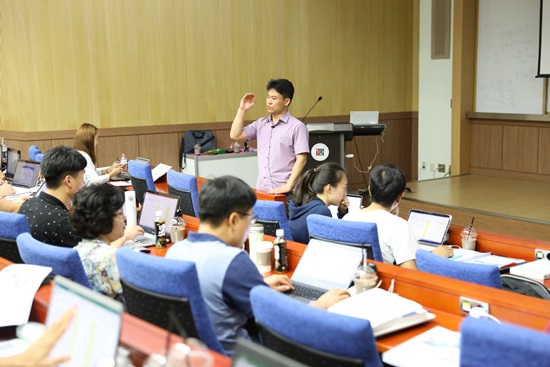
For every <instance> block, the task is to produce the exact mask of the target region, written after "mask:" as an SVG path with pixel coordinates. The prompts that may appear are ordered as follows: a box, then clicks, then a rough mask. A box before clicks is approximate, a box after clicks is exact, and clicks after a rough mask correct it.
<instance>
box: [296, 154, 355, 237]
mask: <svg viewBox="0 0 550 367" xmlns="http://www.w3.org/2000/svg"><path fill="white" fill-rule="evenodd" d="M347 189H348V180H347V178H346V173H345V172H344V169H343V168H342V167H341V166H340V165H339V164H336V163H330V162H329V163H323V164H321V165H320V166H319V167H317V168H312V169H310V170H308V171H307V172H306V173H304V174H303V175H302V177H301V178H300V180H299V181H298V183H297V184H296V186H295V187H294V199H293V200H292V201H291V202H290V206H289V217H290V222H289V226H290V231H291V232H292V238H293V239H294V241H296V242H301V243H308V242H309V232H308V230H307V221H306V218H307V217H308V216H309V215H310V214H321V215H325V216H327V217H330V216H331V213H330V210H329V208H328V206H329V205H336V206H338V217H339V218H342V217H343V216H344V215H346V213H347V212H348V205H349V201H348V199H347V198H346V194H347Z"/></svg>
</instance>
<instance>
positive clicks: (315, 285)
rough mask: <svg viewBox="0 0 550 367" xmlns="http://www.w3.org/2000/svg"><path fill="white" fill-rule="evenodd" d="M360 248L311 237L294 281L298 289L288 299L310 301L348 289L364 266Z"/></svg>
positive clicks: (293, 276) (294, 275)
mask: <svg viewBox="0 0 550 367" xmlns="http://www.w3.org/2000/svg"><path fill="white" fill-rule="evenodd" d="M361 258H362V251H361V247H360V246H358V247H355V246H346V245H344V244H342V243H338V242H331V241H326V240H320V239H317V238H312V239H311V240H310V241H309V244H308V245H307V248H306V250H305V251H304V254H303V255H302V258H301V259H300V262H299V263H298V266H297V267H296V270H294V274H292V278H291V282H292V285H293V286H294V287H295V288H296V289H295V290H294V291H292V292H290V293H289V296H291V297H294V298H297V299H299V300H301V301H305V302H309V301H312V300H315V299H317V298H319V297H320V296H321V295H322V294H323V293H325V292H326V291H328V290H330V289H333V288H342V289H347V288H349V286H350V284H351V282H352V279H353V275H354V274H355V272H356V271H357V267H358V266H359V264H360V263H361Z"/></svg>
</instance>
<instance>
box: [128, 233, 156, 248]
mask: <svg viewBox="0 0 550 367" xmlns="http://www.w3.org/2000/svg"><path fill="white" fill-rule="evenodd" d="M133 241H136V242H139V243H141V244H142V245H145V246H152V245H154V244H155V237H153V236H144V235H139V236H137V237H136V238H134V239H133Z"/></svg>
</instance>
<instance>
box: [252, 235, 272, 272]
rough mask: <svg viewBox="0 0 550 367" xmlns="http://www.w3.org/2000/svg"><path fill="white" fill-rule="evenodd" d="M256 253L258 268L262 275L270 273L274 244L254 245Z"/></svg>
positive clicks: (260, 243)
mask: <svg viewBox="0 0 550 367" xmlns="http://www.w3.org/2000/svg"><path fill="white" fill-rule="evenodd" d="M254 252H255V254H256V266H257V267H258V271H259V272H260V273H262V274H263V273H269V272H270V271H271V265H272V263H271V258H272V252H273V244H272V243H271V242H268V241H261V242H256V243H254Z"/></svg>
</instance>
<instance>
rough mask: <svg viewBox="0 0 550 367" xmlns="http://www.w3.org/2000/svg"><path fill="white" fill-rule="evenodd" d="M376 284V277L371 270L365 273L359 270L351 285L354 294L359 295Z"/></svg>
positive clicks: (368, 269)
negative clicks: (353, 287)
mask: <svg viewBox="0 0 550 367" xmlns="http://www.w3.org/2000/svg"><path fill="white" fill-rule="evenodd" d="M377 283H378V276H377V275H376V273H375V272H374V270H372V269H371V268H367V270H366V271H365V270H364V269H363V268H359V269H358V270H357V272H356V273H355V275H354V276H353V284H354V285H355V294H359V293H361V292H364V291H366V290H369V289H371V288H374V287H375V286H376V284H377Z"/></svg>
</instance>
